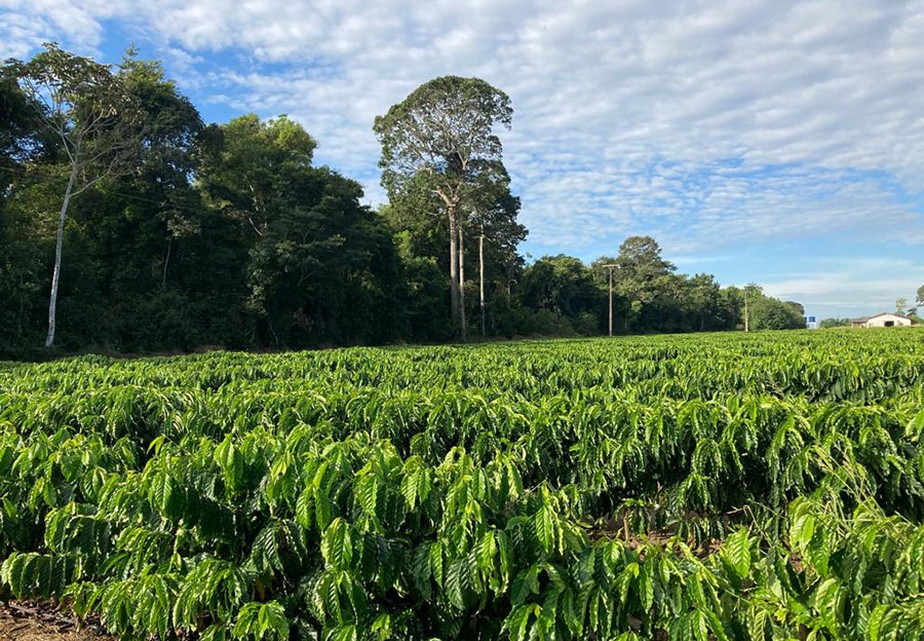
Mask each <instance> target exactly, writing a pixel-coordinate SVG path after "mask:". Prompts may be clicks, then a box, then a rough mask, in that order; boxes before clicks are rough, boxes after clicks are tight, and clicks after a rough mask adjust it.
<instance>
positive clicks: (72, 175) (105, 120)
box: [5, 43, 140, 347]
mask: <svg viewBox="0 0 924 641" xmlns="http://www.w3.org/2000/svg"><path fill="white" fill-rule="evenodd" d="M6 66H7V69H6V71H5V74H8V75H10V76H12V77H14V78H16V79H17V81H18V83H19V86H20V87H21V89H22V91H23V92H24V93H25V95H26V96H27V98H28V100H29V101H30V104H35V105H38V106H39V107H40V111H39V113H38V115H39V117H40V118H41V121H42V123H43V126H44V127H45V129H46V130H47V132H48V133H49V134H50V135H52V136H53V137H54V138H56V139H57V142H58V144H59V149H60V153H61V155H62V161H63V163H64V165H65V166H66V168H67V182H66V186H65V187H64V194H63V196H62V199H61V209H60V212H59V214H58V230H57V235H56V238H55V261H54V270H53V272H52V278H51V294H50V297H49V302H48V335H47V337H46V339H45V346H46V347H51V346H52V345H53V344H54V340H55V320H56V318H55V317H56V314H55V312H56V308H57V299H58V285H59V283H60V279H61V248H62V245H63V241H64V223H65V220H66V218H67V210H68V206H69V205H70V202H71V199H72V198H73V197H74V196H77V195H78V194H80V193H81V192H83V191H85V190H86V189H88V188H89V187H91V186H92V185H94V184H96V183H97V182H99V181H100V180H103V179H104V178H107V177H109V176H112V175H114V174H117V173H121V172H123V171H125V170H126V169H127V168H129V167H130V163H129V162H128V161H129V159H130V158H131V157H132V156H133V155H134V154H135V153H136V151H137V149H138V146H139V145H138V140H139V133H140V126H139V118H138V117H137V114H138V109H137V108H136V105H135V103H134V100H133V99H132V97H131V95H130V93H129V92H128V91H127V89H126V86H125V83H124V82H122V79H121V77H120V76H119V75H118V74H114V73H113V72H112V71H111V70H110V68H109V67H108V66H106V65H103V64H100V63H97V62H95V61H93V60H91V59H89V58H83V57H81V56H77V55H74V54H72V53H68V52H66V51H62V50H61V49H59V48H58V46H57V45H56V44H53V43H49V44H46V45H45V50H44V51H42V52H41V53H38V54H37V55H35V56H34V57H33V58H32V60H30V61H29V62H22V61H19V60H10V61H8V62H7V63H6Z"/></svg>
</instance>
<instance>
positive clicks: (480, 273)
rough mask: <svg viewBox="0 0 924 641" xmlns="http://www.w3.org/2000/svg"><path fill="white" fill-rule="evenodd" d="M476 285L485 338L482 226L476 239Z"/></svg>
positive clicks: (482, 333) (482, 331)
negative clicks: (478, 290) (479, 297)
mask: <svg viewBox="0 0 924 641" xmlns="http://www.w3.org/2000/svg"><path fill="white" fill-rule="evenodd" d="M478 280H479V281H480V282H479V283H478V286H479V289H480V296H481V337H482V338H484V337H485V336H487V335H488V334H487V330H486V329H485V320H484V226H482V228H481V236H479V237H478Z"/></svg>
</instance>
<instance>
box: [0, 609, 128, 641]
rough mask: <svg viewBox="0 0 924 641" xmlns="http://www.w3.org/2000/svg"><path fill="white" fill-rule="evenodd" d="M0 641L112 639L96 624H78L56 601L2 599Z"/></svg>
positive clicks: (100, 640) (95, 640) (88, 640)
mask: <svg viewBox="0 0 924 641" xmlns="http://www.w3.org/2000/svg"><path fill="white" fill-rule="evenodd" d="M0 641H113V638H112V637H109V636H106V635H103V634H102V633H101V631H100V630H99V629H98V628H97V627H96V626H95V625H93V624H91V625H89V626H87V627H84V628H83V629H80V628H78V626H77V623H76V621H75V620H74V618H73V616H72V615H71V614H70V612H68V611H66V610H63V609H61V608H60V607H59V606H57V605H55V604H53V603H34V602H31V601H10V602H8V603H3V602H0Z"/></svg>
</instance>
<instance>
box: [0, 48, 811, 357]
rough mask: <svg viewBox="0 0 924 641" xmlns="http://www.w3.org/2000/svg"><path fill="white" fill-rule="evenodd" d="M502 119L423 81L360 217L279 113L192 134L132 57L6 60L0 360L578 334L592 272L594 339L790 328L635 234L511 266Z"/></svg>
mask: <svg viewBox="0 0 924 641" xmlns="http://www.w3.org/2000/svg"><path fill="white" fill-rule="evenodd" d="M511 117H512V108H511V107H510V104H509V99H508V98H507V96H506V95H505V94H503V92H501V91H499V90H497V89H495V88H493V87H490V85H487V84H486V83H484V82H483V81H480V80H477V79H465V78H456V77H446V78H438V79H435V80H432V81H430V82H428V83H425V84H424V85H422V86H421V87H420V88H419V89H418V90H416V91H415V92H414V93H412V94H411V95H410V96H408V98H407V99H406V100H405V101H403V102H402V103H399V104H397V105H395V106H393V107H392V108H391V109H390V110H389V111H388V113H387V114H385V115H383V116H381V117H379V118H377V119H376V121H375V123H374V125H373V129H374V131H375V133H376V135H377V137H378V139H379V141H380V142H381V144H382V157H381V160H380V166H381V167H382V170H383V174H382V184H383V185H384V186H385V188H386V191H387V193H388V197H389V202H388V203H387V204H385V205H383V206H381V207H380V208H378V209H377V210H376V209H372V208H370V207H368V206H366V205H364V204H362V197H363V192H362V188H361V186H360V185H359V183H357V182H356V181H355V180H352V179H350V178H349V177H347V176H343V175H342V174H340V173H339V172H337V171H336V170H335V169H332V168H329V167H323V166H316V165H315V164H314V163H313V159H312V156H313V151H314V149H315V146H316V144H317V142H316V141H315V139H314V138H313V137H312V136H311V135H310V134H309V133H308V132H307V131H305V129H304V128H303V127H302V126H301V125H299V124H298V123H297V122H294V121H293V120H291V119H289V118H287V117H285V116H279V117H277V118H272V119H261V118H259V117H257V116H256V115H253V114H250V115H244V116H241V117H238V118H235V119H233V120H231V121H230V122H227V123H223V124H206V123H204V122H203V120H202V117H201V116H200V114H199V112H198V110H197V109H196V107H195V106H194V105H193V104H192V103H191V102H190V100H189V99H188V98H186V97H185V96H183V95H182V94H181V93H180V91H179V90H178V88H177V87H176V85H175V84H174V83H173V82H172V81H170V80H169V79H167V78H166V77H165V74H164V71H163V68H162V66H161V64H160V63H158V62H156V61H145V60H141V59H139V58H138V57H137V56H136V55H135V53H134V52H131V51H130V52H128V53H127V54H126V56H125V58H124V59H123V61H122V62H121V63H120V64H118V65H114V66H108V65H103V64H100V63H97V62H95V61H93V60H91V59H88V58H83V57H79V56H76V55H74V54H71V53H69V52H66V51H63V50H61V49H59V48H58V47H57V46H55V45H46V47H45V49H44V50H43V51H41V52H40V53H38V54H37V55H36V56H34V57H33V58H32V59H31V60H29V61H18V60H9V61H7V62H6V64H5V65H4V66H3V67H2V69H0V357H3V356H6V357H11V356H12V357H15V356H22V355H26V356H28V355H37V354H41V353H43V349H42V346H43V345H45V346H46V347H51V348H53V349H54V350H56V351H55V352H53V353H60V352H61V351H65V352H67V351H79V350H87V349H98V350H110V351H120V352H128V353H138V352H159V351H172V350H192V349H196V348H199V347H205V346H216V347H226V348H234V349H263V348H269V349H276V348H304V347H316V346H327V345H351V344H380V343H389V342H400V341H405V342H441V341H449V340H459V339H465V338H466V337H468V338H471V337H480V336H482V335H484V336H487V337H512V336H528V335H560V336H574V335H599V334H604V333H606V332H607V331H608V324H609V322H610V318H609V309H610V306H609V300H610V299H609V296H610V280H609V279H610V277H612V287H613V290H612V291H613V302H612V309H613V312H614V320H613V326H614V327H613V329H614V333H619V334H624V333H651V332H689V331H703V330H705V331H715V330H731V329H736V328H742V327H744V326H745V324H747V325H748V326H749V328H750V329H763V328H788V327H801V326H804V323H803V319H802V310H801V307H800V306H799V305H798V304H797V303H788V302H781V301H778V300H776V299H773V298H769V297H766V296H764V295H763V294H762V292H761V290H760V287H758V286H756V285H751V286H748V287H747V288H744V289H739V288H735V287H725V288H722V287H720V286H719V284H718V283H717V282H716V281H715V279H714V277H713V276H711V275H708V274H696V275H694V276H687V275H683V274H678V273H677V272H676V269H675V267H674V266H673V265H672V264H671V263H670V262H668V261H667V260H665V259H664V258H662V256H661V249H660V247H659V246H658V244H657V242H656V241H655V240H654V239H652V238H650V237H647V236H634V237H630V238H628V239H626V240H625V242H624V243H623V244H622V245H621V246H620V247H619V248H618V251H616V252H614V253H615V255H614V256H603V257H600V258H599V259H598V260H596V261H594V262H593V263H592V264H589V265H588V264H585V263H584V262H582V261H581V260H579V259H577V258H574V257H570V256H565V255H558V256H545V257H542V258H540V259H538V260H535V261H534V262H532V263H529V264H527V262H526V261H525V260H524V258H523V257H522V256H521V255H520V254H519V253H518V252H517V247H518V244H519V243H520V242H521V241H522V240H524V239H525V237H526V234H527V230H526V229H525V227H524V226H523V225H522V224H520V223H519V222H518V220H517V217H518V214H519V209H520V203H519V199H518V198H517V197H516V196H515V195H513V194H512V193H511V191H510V178H509V175H508V174H507V170H506V168H505V167H504V165H503V160H502V153H501V152H502V148H501V143H500V139H499V138H498V137H497V135H496V134H495V130H496V129H498V128H502V127H503V126H509V125H510V123H511ZM428 126H429V129H428ZM454 135H457V136H458V137H457V138H454ZM462 137H464V139H465V140H466V141H467V142H466V144H465V145H462V144H461V143H459V140H460V139H462ZM473 141H474V142H473Z"/></svg>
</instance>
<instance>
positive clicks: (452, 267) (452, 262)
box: [446, 206, 459, 335]
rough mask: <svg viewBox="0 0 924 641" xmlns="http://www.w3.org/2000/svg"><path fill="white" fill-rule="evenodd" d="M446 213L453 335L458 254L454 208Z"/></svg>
mask: <svg viewBox="0 0 924 641" xmlns="http://www.w3.org/2000/svg"><path fill="white" fill-rule="evenodd" d="M446 213H447V215H448V216H449V299H450V303H449V305H450V311H451V314H450V318H451V319H452V320H451V322H452V326H453V332H452V333H453V335H455V333H456V331H455V328H456V322H457V321H456V319H457V318H458V317H459V255H458V254H459V252H458V245H457V243H458V230H457V229H456V210H455V207H452V206H447V207H446Z"/></svg>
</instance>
